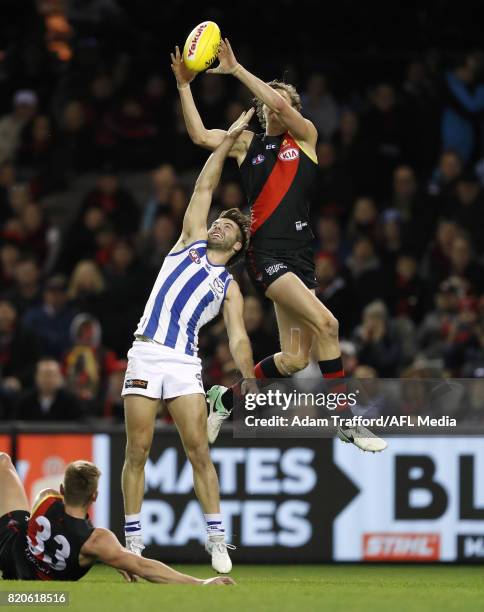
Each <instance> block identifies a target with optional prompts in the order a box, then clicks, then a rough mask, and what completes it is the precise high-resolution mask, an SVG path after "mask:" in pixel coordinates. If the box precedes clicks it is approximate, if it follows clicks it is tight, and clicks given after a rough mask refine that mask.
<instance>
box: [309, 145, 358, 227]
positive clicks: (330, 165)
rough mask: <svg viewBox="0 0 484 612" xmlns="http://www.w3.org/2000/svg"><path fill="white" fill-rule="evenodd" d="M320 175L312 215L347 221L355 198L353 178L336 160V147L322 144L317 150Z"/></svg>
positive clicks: (317, 180)
mask: <svg viewBox="0 0 484 612" xmlns="http://www.w3.org/2000/svg"><path fill="white" fill-rule="evenodd" d="M316 153H317V156H318V175H317V179H316V185H315V191H314V197H313V200H314V206H313V208H312V209H311V213H312V215H313V216H314V215H323V214H324V215H331V216H334V217H337V218H338V219H342V220H343V219H345V217H346V215H347V214H348V210H349V206H350V203H351V200H352V197H353V190H352V185H351V177H350V176H349V175H348V174H347V173H346V170H345V168H344V167H343V166H342V165H341V164H340V163H339V162H338V160H337V159H336V153H335V150H334V146H333V145H332V144H331V143H330V142H320V143H319V144H318V146H317V148H316Z"/></svg>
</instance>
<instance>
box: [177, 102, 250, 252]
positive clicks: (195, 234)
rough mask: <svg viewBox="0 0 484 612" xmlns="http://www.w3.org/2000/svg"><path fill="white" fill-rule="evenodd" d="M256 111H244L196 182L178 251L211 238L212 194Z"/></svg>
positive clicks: (184, 220) (184, 219)
mask: <svg viewBox="0 0 484 612" xmlns="http://www.w3.org/2000/svg"><path fill="white" fill-rule="evenodd" d="M253 114H254V109H253V108H251V109H249V110H248V111H247V112H243V113H242V114H241V115H240V117H239V118H238V119H237V121H236V122H235V123H234V124H233V125H232V126H231V127H230V128H229V131H228V132H227V133H226V134H225V136H224V138H223V140H222V142H221V144H220V145H219V146H218V147H217V149H215V151H214V152H213V153H212V155H210V157H209V158H208V160H207V161H206V163H205V166H204V167H203V169H202V171H201V172H200V175H199V177H198V179H197V182H196V183H195V189H194V190H193V195H192V197H191V200H190V203H189V204H188V208H187V210H186V212H185V216H184V218H183V228H182V234H181V236H180V239H179V240H178V242H177V243H176V245H175V246H174V247H173V250H174V251H177V250H179V249H180V248H184V247H185V246H186V245H187V244H190V243H191V242H194V241H195V240H204V239H205V238H206V237H207V218H208V212H209V210H210V204H211V203H212V195H213V192H214V190H215V188H216V187H217V185H218V183H219V180H220V175H221V174H222V168H223V165H224V161H225V159H226V157H227V155H228V153H229V151H230V148H231V147H232V145H233V143H234V141H235V140H236V139H237V138H238V136H239V135H240V133H241V132H242V131H243V130H244V129H245V127H246V126H247V124H248V122H249V121H250V119H251V117H252V115H253Z"/></svg>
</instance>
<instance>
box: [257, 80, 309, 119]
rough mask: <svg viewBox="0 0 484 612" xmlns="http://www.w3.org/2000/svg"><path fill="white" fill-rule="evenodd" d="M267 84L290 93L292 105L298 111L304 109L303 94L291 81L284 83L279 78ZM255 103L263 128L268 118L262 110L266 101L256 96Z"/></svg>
mask: <svg viewBox="0 0 484 612" xmlns="http://www.w3.org/2000/svg"><path fill="white" fill-rule="evenodd" d="M267 85H269V87H272V89H276V90H277V89H280V90H281V91H285V92H286V93H287V94H288V96H289V99H290V100H291V104H292V106H293V107H294V108H295V109H296V110H297V111H300V110H301V109H302V104H301V96H300V95H299V94H298V93H297V90H296V88H295V87H294V85H291V84H290V83H284V81H279V80H278V79H274V80H273V81H269V82H268V83H267ZM254 104H255V108H256V112H257V117H258V118H259V121H260V124H261V125H262V127H263V128H265V127H266V120H265V117H264V112H263V110H262V107H263V106H264V102H262V100H259V99H258V98H254Z"/></svg>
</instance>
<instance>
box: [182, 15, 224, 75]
mask: <svg viewBox="0 0 484 612" xmlns="http://www.w3.org/2000/svg"><path fill="white" fill-rule="evenodd" d="M220 40H221V36H220V28H219V27H218V25H217V24H216V23H214V22H213V21H204V22H202V23H200V24H199V25H197V27H196V28H194V29H193V30H192V31H191V32H190V34H189V35H188V38H187V41H186V43H185V47H184V48H183V61H184V62H185V66H186V67H187V68H188V69H189V70H193V72H202V70H206V69H207V68H208V67H209V66H210V65H211V64H213V62H214V61H215V58H216V57H217V55H218V50H219V46H220Z"/></svg>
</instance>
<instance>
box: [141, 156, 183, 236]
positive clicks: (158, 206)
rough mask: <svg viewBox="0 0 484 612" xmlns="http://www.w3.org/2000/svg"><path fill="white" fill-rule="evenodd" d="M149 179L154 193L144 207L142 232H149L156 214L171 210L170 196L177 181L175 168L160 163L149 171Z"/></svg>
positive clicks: (166, 212)
mask: <svg viewBox="0 0 484 612" xmlns="http://www.w3.org/2000/svg"><path fill="white" fill-rule="evenodd" d="M151 180H152V185H153V192H154V193H153V196H152V197H151V198H150V199H149V200H148V202H146V204H145V208H144V214H143V219H142V221H141V231H142V232H143V233H144V234H148V233H149V231H150V230H151V228H152V227H153V223H154V221H155V218H156V217H157V216H158V215H160V214H163V213H164V214H166V215H169V214H170V213H171V212H172V210H171V198H172V195H173V192H174V190H175V187H176V182H177V177H176V172H175V169H174V168H173V166H172V165H171V164H162V165H161V166H160V167H159V168H157V169H156V170H154V171H153V172H152V173H151Z"/></svg>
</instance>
